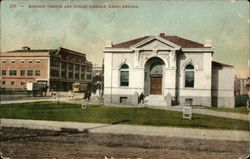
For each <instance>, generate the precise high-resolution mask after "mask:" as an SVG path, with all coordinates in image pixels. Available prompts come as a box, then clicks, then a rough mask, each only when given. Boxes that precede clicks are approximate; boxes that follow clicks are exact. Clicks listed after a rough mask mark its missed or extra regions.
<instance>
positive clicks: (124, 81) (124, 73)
mask: <svg viewBox="0 0 250 159" xmlns="http://www.w3.org/2000/svg"><path fill="white" fill-rule="evenodd" d="M128 69H129V67H128V65H127V64H123V65H122V66H121V68H120V86H128V85H129V71H128Z"/></svg>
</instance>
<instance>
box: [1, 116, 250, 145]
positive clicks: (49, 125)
mask: <svg viewBox="0 0 250 159" xmlns="http://www.w3.org/2000/svg"><path fill="white" fill-rule="evenodd" d="M1 126H2V127H23V128H31V129H48V130H57V131H59V130H64V131H66V130H67V129H68V130H70V131H71V132H72V129H73V130H75V131H73V132H75V133H81V132H82V133H112V134H136V135H149V136H164V137H180V138H194V139H208V140H230V141H249V139H250V134H249V132H247V131H235V130H234V131H231V130H208V129H192V128H176V127H156V126H137V125H123V124H121V125H119V124H99V123H97V124H96V123H79V122H59V121H44V120H19V119H1Z"/></svg>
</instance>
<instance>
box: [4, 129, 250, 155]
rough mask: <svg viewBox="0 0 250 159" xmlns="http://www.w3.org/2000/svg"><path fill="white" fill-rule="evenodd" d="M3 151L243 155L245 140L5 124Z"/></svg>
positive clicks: (30, 153) (247, 144) (67, 153)
mask: <svg viewBox="0 0 250 159" xmlns="http://www.w3.org/2000/svg"><path fill="white" fill-rule="evenodd" d="M0 137H1V152H2V153H3V156H6V157H10V158H11V159H45V158H47V159H59V158H60V159H83V158H94V159H95V158H104V156H112V157H114V158H115V159H117V158H130V159H135V158H137V159H139V158H144V159H147V158H148V159H152V158H154V159H158V158H160V159H161V158H165V159H201V158H206V159H210V158H211V159H214V158H216V159H225V158H227V159H235V158H237V159H239V158H240V157H241V158H242V159H243V158H244V157H245V156H247V155H248V154H249V143H248V142H245V141H241V142H239V141H218V140H199V139H188V138H174V137H160V136H144V135H121V134H108V133H103V134H100V133H73V132H71V133H70V132H58V131H48V130H31V129H24V128H2V130H1V135H0Z"/></svg>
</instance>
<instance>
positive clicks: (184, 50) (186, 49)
mask: <svg viewBox="0 0 250 159" xmlns="http://www.w3.org/2000/svg"><path fill="white" fill-rule="evenodd" d="M181 50H182V51H183V52H211V53H213V52H214V48H181Z"/></svg>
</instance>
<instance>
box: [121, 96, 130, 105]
mask: <svg viewBox="0 0 250 159" xmlns="http://www.w3.org/2000/svg"><path fill="white" fill-rule="evenodd" d="M127 102H128V97H120V103H121V104H127Z"/></svg>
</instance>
